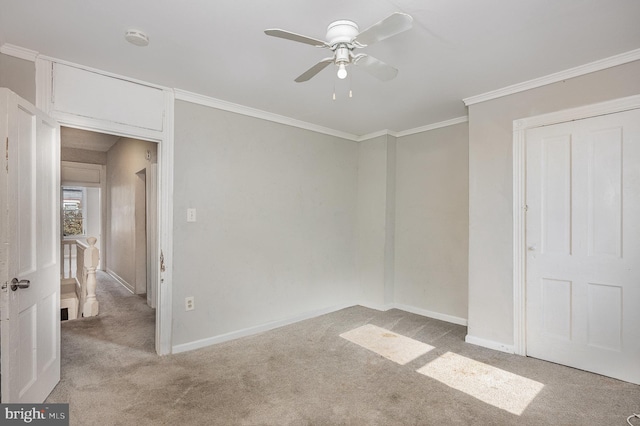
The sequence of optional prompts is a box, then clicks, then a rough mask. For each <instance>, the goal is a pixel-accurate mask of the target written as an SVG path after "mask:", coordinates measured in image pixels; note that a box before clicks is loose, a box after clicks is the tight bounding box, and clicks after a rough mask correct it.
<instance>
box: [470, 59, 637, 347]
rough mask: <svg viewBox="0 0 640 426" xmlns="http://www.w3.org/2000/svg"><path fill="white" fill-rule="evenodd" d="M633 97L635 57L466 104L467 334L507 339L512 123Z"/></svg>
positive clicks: (510, 308) (510, 293) (510, 309)
mask: <svg viewBox="0 0 640 426" xmlns="http://www.w3.org/2000/svg"><path fill="white" fill-rule="evenodd" d="M637 94H640V61H636V62H632V63H629V64H625V65H621V66H617V67H614V68H609V69H606V70H603V71H599V72H595V73H591V74H588V75H584V76H580V77H576V78H572V79H568V80H565V81H562V82H559V83H555V84H550V85H547V86H544V87H540V88H536V89H533V90H527V91H525V92H522V93H517V94H514V95H510V96H505V97H502V98H498V99H494V100H490V101H486V102H482V103H479V104H475V105H471V106H470V107H469V329H468V332H469V335H471V336H473V337H476V338H480V339H486V340H489V341H493V342H497V343H501V344H506V345H512V344H513V277H512V274H513V259H512V251H513V248H512V238H513V237H512V226H513V217H512V211H511V210H512V202H513V201H512V200H513V189H512V180H513V172H512V143H513V133H512V131H513V130H512V129H513V120H515V119H520V118H525V117H531V116H536V115H540V114H544V113H549V112H553V111H559V110H562V109H567V108H572V107H577V106H582V105H588V104H592V103H597V102H602V101H607V100H611V99H616V98H621V97H625V96H631V95H637Z"/></svg>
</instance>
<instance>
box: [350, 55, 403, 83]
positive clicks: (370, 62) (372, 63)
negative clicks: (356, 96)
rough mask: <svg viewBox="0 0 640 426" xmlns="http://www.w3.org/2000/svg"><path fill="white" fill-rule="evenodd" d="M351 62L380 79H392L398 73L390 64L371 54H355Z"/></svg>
mask: <svg viewBox="0 0 640 426" xmlns="http://www.w3.org/2000/svg"><path fill="white" fill-rule="evenodd" d="M353 63H354V64H356V65H357V66H359V67H362V68H364V70H365V71H366V72H368V73H369V74H371V75H372V76H374V77H376V78H379V79H380V80H382V81H388V80H392V79H394V78H395V76H396V75H398V70H397V69H395V68H394V67H392V66H391V65H388V64H385V63H384V62H382V61H381V60H379V59H376V58H374V57H373V56H369V55H365V54H364V53H361V54H360V55H357V56H356V57H355V58H354V59H353Z"/></svg>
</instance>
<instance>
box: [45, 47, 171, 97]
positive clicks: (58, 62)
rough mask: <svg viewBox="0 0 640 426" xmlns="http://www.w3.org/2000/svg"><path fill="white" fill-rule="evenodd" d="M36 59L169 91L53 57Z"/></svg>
mask: <svg viewBox="0 0 640 426" xmlns="http://www.w3.org/2000/svg"><path fill="white" fill-rule="evenodd" d="M38 59H43V60H45V61H49V62H55V63H56V64H60V65H66V66H68V67H72V68H78V69H81V70H84V71H89V72H93V73H96V74H100V75H104V76H107V77H111V78H116V79H118V80H123V81H127V82H129V83H136V84H139V85H141V86H147V87H151V88H153V89H160V90H166V89H169V88H168V87H166V86H160V85H158V84H154V83H149V82H148V81H144V80H138V79H135V78H132V77H127V76H125V75H121V74H115V73H112V72H109V71H104V70H101V69H98V68H92V67H88V66H86V65H80V64H77V63H75V62H69V61H65V60H64V59H59V58H53V57H51V56H47V55H40V54H38Z"/></svg>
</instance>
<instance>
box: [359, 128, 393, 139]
mask: <svg viewBox="0 0 640 426" xmlns="http://www.w3.org/2000/svg"><path fill="white" fill-rule="evenodd" d="M397 135H398V134H397V133H396V132H394V131H392V130H389V129H384V130H378V131H377V132H373V133H367V134H366V135H362V136H359V137H358V142H363V141H368V140H369V139H375V138H379V137H380V136H394V137H397Z"/></svg>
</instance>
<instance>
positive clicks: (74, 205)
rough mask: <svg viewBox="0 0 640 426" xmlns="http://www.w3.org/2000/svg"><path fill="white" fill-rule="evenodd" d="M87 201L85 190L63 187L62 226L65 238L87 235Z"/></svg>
mask: <svg viewBox="0 0 640 426" xmlns="http://www.w3.org/2000/svg"><path fill="white" fill-rule="evenodd" d="M85 199H86V193H85V190H84V188H73V187H66V186H63V187H62V216H63V220H62V226H63V234H64V236H65V237H67V236H75V235H85V231H86V224H85V217H86V212H87V208H86V202H85Z"/></svg>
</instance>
